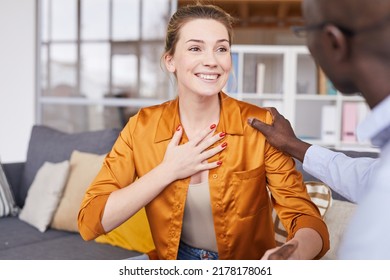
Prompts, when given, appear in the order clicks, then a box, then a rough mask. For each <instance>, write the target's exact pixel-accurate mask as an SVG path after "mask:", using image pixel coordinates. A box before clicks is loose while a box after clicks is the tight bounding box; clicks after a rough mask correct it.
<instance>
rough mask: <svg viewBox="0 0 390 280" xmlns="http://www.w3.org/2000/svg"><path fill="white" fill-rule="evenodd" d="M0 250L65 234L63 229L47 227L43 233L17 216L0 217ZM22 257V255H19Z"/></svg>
mask: <svg viewBox="0 0 390 280" xmlns="http://www.w3.org/2000/svg"><path fill="white" fill-rule="evenodd" d="M0 228H1V230H0V241H1V242H0V252H1V251H3V250H10V249H13V248H16V247H21V246H25V245H29V244H33V243H39V242H42V241H44V240H48V239H53V238H59V237H61V236H64V235H66V234H67V233H66V232H65V231H58V230H51V229H48V230H47V231H45V232H44V233H42V232H40V231H38V230H37V229H36V228H34V227H32V226H30V225H29V224H27V223H25V222H23V221H21V220H19V219H18V217H4V218H1V219H0ZM20 257H23V256H20Z"/></svg>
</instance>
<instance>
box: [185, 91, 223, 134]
mask: <svg viewBox="0 0 390 280" xmlns="http://www.w3.org/2000/svg"><path fill="white" fill-rule="evenodd" d="M220 110H221V108H220V102H219V96H218V95H215V96H209V97H200V98H197V99H196V100H194V99H191V98H186V96H182V97H179V114H180V121H181V125H182V126H183V127H184V131H185V132H186V134H187V136H188V138H189V139H191V138H192V137H194V136H195V135H197V134H198V133H199V132H200V131H202V130H203V129H205V128H206V127H209V126H210V125H211V124H218V122H219V114H220Z"/></svg>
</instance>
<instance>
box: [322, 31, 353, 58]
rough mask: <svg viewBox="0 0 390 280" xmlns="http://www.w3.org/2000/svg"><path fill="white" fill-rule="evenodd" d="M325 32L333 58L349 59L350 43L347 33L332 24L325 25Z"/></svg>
mask: <svg viewBox="0 0 390 280" xmlns="http://www.w3.org/2000/svg"><path fill="white" fill-rule="evenodd" d="M324 34H325V36H326V39H327V42H326V44H327V47H329V51H331V52H332V56H333V58H334V59H335V60H337V61H339V62H340V61H343V60H345V59H348V56H349V45H348V42H347V38H346V35H345V34H344V33H343V32H341V30H340V29H339V28H338V27H337V26H334V25H332V24H328V25H326V26H325V27H324Z"/></svg>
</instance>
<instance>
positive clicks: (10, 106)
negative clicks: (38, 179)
mask: <svg viewBox="0 0 390 280" xmlns="http://www.w3.org/2000/svg"><path fill="white" fill-rule="evenodd" d="M35 2H36V1H35V0H1V1H0V42H1V43H0V158H1V160H2V162H3V163H6V162H18V161H24V160H25V159H26V156H27V147H28V141H29V138H30V133H31V128H32V125H33V124H34V121H35V5H36V3H35Z"/></svg>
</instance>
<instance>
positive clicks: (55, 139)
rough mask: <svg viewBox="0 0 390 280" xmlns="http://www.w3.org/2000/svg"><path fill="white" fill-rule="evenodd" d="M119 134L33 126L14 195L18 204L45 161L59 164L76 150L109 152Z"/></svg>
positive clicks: (22, 201) (115, 130)
mask: <svg viewBox="0 0 390 280" xmlns="http://www.w3.org/2000/svg"><path fill="white" fill-rule="evenodd" d="M119 133H120V130H119V129H105V130H98V131H88V132H80V133H65V132H61V131H59V130H56V129H53V128H50V127H47V126H44V125H35V126H33V128H32V131H31V137H30V141H29V145H28V151H27V159H26V162H25V166H24V170H23V174H22V178H21V182H20V185H19V189H18V191H17V193H15V194H14V195H15V200H16V203H17V204H18V206H20V207H23V205H24V201H25V199H26V196H27V192H28V189H29V188H30V186H31V184H32V182H33V180H34V178H35V175H36V173H37V171H38V170H39V168H40V167H41V166H42V165H43V164H44V163H45V162H46V161H49V162H53V163H58V162H61V161H64V160H69V159H70V156H71V154H72V152H73V151H74V150H78V151H81V152H86V153H94V154H106V153H108V152H109V151H110V150H111V148H112V146H113V144H114V143H115V141H116V139H117V138H118V135H119Z"/></svg>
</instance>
